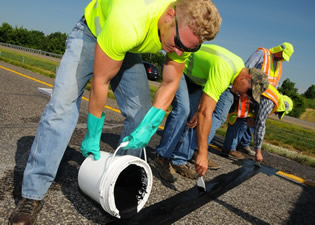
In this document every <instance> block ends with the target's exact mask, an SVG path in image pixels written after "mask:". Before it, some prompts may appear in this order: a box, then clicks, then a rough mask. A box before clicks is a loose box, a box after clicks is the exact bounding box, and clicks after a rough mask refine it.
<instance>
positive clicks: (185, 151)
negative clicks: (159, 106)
mask: <svg viewBox="0 0 315 225" xmlns="http://www.w3.org/2000/svg"><path fill="white" fill-rule="evenodd" d="M184 80H185V77H184V76H183V77H182V79H181V81H180V84H179V88H178V90H177V92H176V95H175V98H174V100H173V103H172V106H173V110H172V112H171V113H170V114H169V116H168V118H167V121H166V124H165V129H164V132H163V136H162V139H161V142H160V145H159V146H158V147H157V149H156V152H157V153H158V154H159V155H161V156H163V157H166V158H170V160H171V163H172V164H173V165H183V164H185V163H186V162H187V161H188V160H190V159H191V157H192V155H193V153H194V151H195V150H196V149H198V145H197V131H196V129H195V128H194V129H190V128H188V127H187V126H186V122H187V119H190V118H191V117H192V116H193V115H194V113H195V112H196V111H197V110H198V105H199V102H200V98H201V95H202V93H203V92H202V87H201V86H199V85H194V84H191V83H189V85H188V86H187V85H186V82H184ZM188 88H191V90H190V91H189V92H188ZM187 94H188V95H189V96H187ZM233 102H234V96H233V94H232V92H231V89H229V88H228V89H226V91H224V92H223V93H222V95H221V96H220V99H219V101H218V102H217V104H216V107H215V110H214V112H213V114H212V124H211V130H210V133H209V138H208V143H210V142H211V141H212V139H213V137H214V135H215V133H216V130H217V129H218V128H220V127H221V126H222V124H223V123H224V122H225V121H226V118H227V115H228V113H229V110H230V108H231V106H232V104H233ZM188 106H189V108H188Z"/></svg>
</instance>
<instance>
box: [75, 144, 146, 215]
mask: <svg viewBox="0 0 315 225" xmlns="http://www.w3.org/2000/svg"><path fill="white" fill-rule="evenodd" d="M127 144H128V143H126V142H125V143H122V144H121V145H120V146H118V148H117V149H116V150H115V152H114V154H111V153H108V152H102V151H101V158H100V159H99V160H94V157H93V155H90V156H89V157H87V158H86V159H85V160H84V161H83V163H82V165H81V167H80V170H79V174H78V183H79V187H80V189H81V190H82V191H83V192H84V193H85V194H86V195H88V196H89V197H90V198H92V199H93V200H95V201H96V202H98V203H99V204H101V205H102V207H103V209H104V210H105V211H106V212H107V213H109V214H111V215H112V216H115V217H117V218H122V217H123V218H127V217H130V216H133V215H134V214H136V213H138V212H139V211H140V210H141V209H142V208H143V206H144V205H145V203H146V201H147V200H148V198H149V195H150V192H151V188H152V171H151V168H150V166H149V165H148V163H147V162H146V161H147V158H146V152H145V149H143V153H144V159H145V161H144V160H142V159H141V158H139V157H135V156H131V155H123V156H116V153H117V151H118V150H119V149H120V148H121V147H124V146H126V145H127Z"/></svg>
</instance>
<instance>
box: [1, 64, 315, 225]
mask: <svg viewBox="0 0 315 225" xmlns="http://www.w3.org/2000/svg"><path fill="white" fill-rule="evenodd" d="M0 66H2V68H0V94H1V95H0V133H1V135H0V158H1V159H2V160H1V162H0V180H1V182H0V215H1V216H0V224H6V223H7V221H8V218H9V216H10V214H11V212H12V211H13V209H14V208H15V205H16V203H17V201H18V200H19V199H20V198H21V196H20V192H21V182H22V176H23V170H24V168H25V165H26V160H27V157H28V154H29V151H30V147H31V144H32V141H33V139H34V135H35V132H36V127H37V123H38V121H39V119H40V116H41V113H42V110H43V108H44V106H45V104H47V103H48V101H49V97H48V96H47V95H44V94H42V93H39V92H38V90H37V88H38V87H44V88H47V87H48V86H46V85H45V84H42V83H39V81H43V82H46V83H48V84H53V79H50V78H47V77H44V76H42V75H38V74H35V73H32V72H30V71H27V70H24V69H21V68H17V67H14V66H12V65H9V64H6V63H3V62H0ZM3 67H4V68H3ZM5 68H9V69H11V70H13V71H8V70H6V69H5ZM14 71H16V72H18V73H16V72H14ZM23 75H27V77H25V76H23ZM30 78H35V79H37V80H32V79H30ZM38 80H39V81H38ZM84 96H86V97H88V93H85V95H84ZM108 105H110V106H111V107H113V108H117V105H116V103H115V101H113V100H109V103H108ZM105 112H106V122H105V125H104V129H103V133H102V138H101V149H102V150H103V151H108V152H113V151H114V149H115V148H116V147H117V142H118V139H119V134H120V132H121V130H122V121H123V117H122V116H121V115H120V114H119V113H117V112H115V111H112V110H110V109H107V108H105ZM86 118H87V101H84V100H83V101H82V107H81V113H80V118H79V122H78V125H77V127H76V129H75V131H74V134H73V136H72V138H71V141H70V143H69V145H68V148H67V150H66V152H65V155H64V157H63V160H62V162H61V164H60V167H59V170H58V174H57V177H56V179H55V181H54V182H53V184H52V186H51V188H50V189H49V191H48V193H47V195H46V197H45V199H44V200H45V205H44V208H43V209H42V211H41V212H40V214H39V217H38V221H37V222H38V224H48V225H49V224H314V221H315V214H314V211H315V201H314V196H315V188H314V187H312V186H309V185H304V184H301V183H299V182H295V181H292V180H291V179H288V178H287V177H283V176H280V175H279V173H277V172H278V171H279V170H281V171H284V172H287V173H290V174H293V175H295V176H298V177H301V178H303V179H306V180H308V181H310V182H313V183H315V169H314V168H310V167H305V166H302V165H300V164H298V163H295V162H293V161H291V160H287V159H284V158H282V157H279V156H275V155H272V154H268V153H266V152H264V153H263V154H264V158H265V161H264V165H263V166H262V168H260V169H258V168H255V167H254V166H253V161H252V160H251V159H247V160H244V161H242V162H238V161H234V160H230V159H227V158H224V157H222V156H220V154H219V152H218V151H217V150H215V149H213V148H211V149H210V151H209V157H210V158H212V159H213V160H215V161H216V162H217V163H219V164H220V165H221V169H219V170H209V171H208V172H207V174H206V176H205V181H206V185H207V192H205V193H204V192H199V191H198V189H197V187H196V181H194V180H190V179H186V178H184V177H181V176H179V175H177V178H178V181H177V182H176V183H174V184H172V185H171V184H168V183H166V182H164V181H163V180H161V178H160V176H159V175H158V172H157V170H156V169H155V167H154V165H153V159H154V148H155V146H157V145H158V144H159V140H160V137H161V133H162V131H161V130H159V131H158V132H157V133H156V134H155V135H154V136H153V138H152V140H151V142H150V143H149V146H148V147H147V153H148V158H149V164H150V166H151V169H152V172H153V187H152V191H151V194H150V197H149V199H148V201H147V203H146V205H145V207H144V208H143V209H142V210H141V211H140V212H139V213H138V215H136V216H135V217H133V218H131V219H129V220H118V219H116V218H114V217H112V216H110V215H109V214H108V213H107V212H105V211H104V210H103V209H102V207H101V206H100V205H99V204H98V203H96V202H94V201H93V200H91V199H90V198H89V197H87V196H86V195H85V194H84V193H82V192H81V191H80V189H79V186H78V181H77V176H78V170H79V167H80V165H81V163H82V162H83V160H84V158H83V156H82V155H81V153H80V150H79V148H80V144H81V141H82V140H83V137H84V135H85V133H86V129H85V127H86ZM213 144H215V145H217V146H221V144H222V139H221V138H220V137H216V138H215V140H214V142H213Z"/></svg>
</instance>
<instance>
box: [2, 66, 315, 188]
mask: <svg viewBox="0 0 315 225" xmlns="http://www.w3.org/2000/svg"><path fill="white" fill-rule="evenodd" d="M0 68H2V69H4V70H7V71H10V72H12V73H15V74H18V75H20V76H23V77H25V78H28V79H31V80H33V81H36V82H38V83H41V84H44V85H47V86H49V87H53V85H51V84H48V83H46V82H43V81H41V80H38V79H35V78H33V77H30V76H27V75H25V74H23V73H19V72H17V71H14V70H11V69H8V68H6V67H3V66H0ZM82 99H84V100H86V101H89V99H88V98H86V97H82ZM104 107H105V108H107V109H110V110H112V111H114V112H118V113H121V112H120V110H119V109H115V108H112V107H110V106H104ZM159 128H160V129H162V130H164V127H163V126H159ZM209 146H210V147H212V148H214V149H216V150H218V151H222V150H221V149H220V148H219V147H217V146H215V145H212V144H209ZM277 174H279V175H281V176H284V177H287V178H289V179H292V180H294V181H297V182H300V183H303V184H307V185H310V186H312V187H315V184H314V183H312V182H309V181H306V180H304V179H302V178H300V177H297V176H294V175H292V174H288V173H284V172H282V171H278V172H277Z"/></svg>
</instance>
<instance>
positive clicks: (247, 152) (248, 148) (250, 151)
mask: <svg viewBox="0 0 315 225" xmlns="http://www.w3.org/2000/svg"><path fill="white" fill-rule="evenodd" d="M238 150H239V151H240V152H244V153H245V154H247V155H251V156H255V151H253V150H252V149H251V148H250V147H249V146H245V147H243V146H240V147H238Z"/></svg>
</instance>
